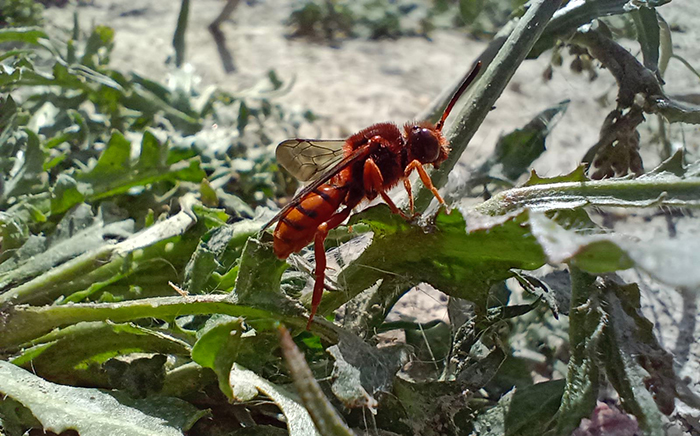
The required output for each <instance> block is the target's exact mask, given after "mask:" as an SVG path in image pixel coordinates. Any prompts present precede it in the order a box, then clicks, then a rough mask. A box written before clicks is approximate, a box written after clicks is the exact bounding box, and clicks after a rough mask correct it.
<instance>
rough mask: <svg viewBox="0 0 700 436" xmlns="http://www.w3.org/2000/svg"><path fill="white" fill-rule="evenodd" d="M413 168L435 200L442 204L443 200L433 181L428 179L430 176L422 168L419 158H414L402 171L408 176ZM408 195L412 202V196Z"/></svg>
mask: <svg viewBox="0 0 700 436" xmlns="http://www.w3.org/2000/svg"><path fill="white" fill-rule="evenodd" d="M413 170H416V171H418V175H419V176H420V179H421V181H422V182H423V184H424V185H425V187H426V188H428V189H430V192H432V193H433V195H434V196H435V198H437V201H438V202H439V203H440V204H442V205H444V204H445V200H443V199H442V197H441V196H440V193H439V192H438V190H437V188H436V187H435V185H433V181H432V180H431V179H430V176H429V175H428V173H427V172H425V168H423V164H422V163H420V161H419V160H414V161H412V162H411V163H409V164H408V166H406V171H405V172H404V175H405V176H406V177H408V176H409V174H411V173H412V172H413ZM404 186H405V184H404ZM407 189H408V188H407ZM409 192H410V191H409ZM409 197H411V200H410V201H411V202H412V201H413V196H411V195H409Z"/></svg>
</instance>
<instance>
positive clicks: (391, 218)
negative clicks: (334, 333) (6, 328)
mask: <svg viewBox="0 0 700 436" xmlns="http://www.w3.org/2000/svg"><path fill="white" fill-rule="evenodd" d="M358 222H361V223H365V224H367V225H369V226H370V228H371V229H372V230H373V232H374V237H373V239H372V243H371V245H370V246H369V247H368V248H367V249H366V250H364V251H363V252H362V253H361V254H360V255H359V257H357V256H355V257H356V259H355V260H353V261H352V262H351V263H350V264H349V265H348V266H347V267H346V268H345V269H344V270H343V271H341V272H340V274H339V275H338V278H337V282H338V283H347V284H348V287H347V288H346V289H344V291H345V292H335V293H329V294H327V295H326V296H324V299H323V300H322V302H321V306H320V308H319V313H328V311H330V310H331V309H334V308H336V307H338V306H340V304H342V303H344V302H345V301H346V299H348V298H352V297H354V296H355V295H357V294H359V293H360V292H362V291H364V290H366V289H368V288H370V287H371V286H373V285H375V284H376V283H377V282H378V281H379V280H388V279H391V278H396V279H398V280H400V282H399V283H396V286H397V287H399V288H400V289H402V290H403V291H404V292H405V291H407V290H408V289H410V288H411V287H413V286H415V285H417V284H419V283H428V284H430V285H432V286H433V287H435V288H436V289H439V290H441V291H442V292H445V293H447V294H448V295H452V296H455V297H459V298H464V299H467V300H470V301H473V302H475V303H476V304H477V306H478V308H479V309H478V310H484V311H485V309H486V299H487V296H488V292H489V288H490V287H491V285H493V284H494V283H497V282H500V281H501V280H504V279H506V278H508V277H511V276H512V272H511V269H512V268H520V269H536V268H539V267H540V266H542V265H543V263H544V261H545V256H544V253H543V252H542V249H541V248H540V246H539V244H538V243H537V242H536V240H535V239H534V238H533V237H532V235H531V234H530V233H529V231H528V230H527V228H526V227H524V225H525V223H526V222H527V213H526V212H525V213H521V214H518V215H513V216H507V217H502V218H499V219H491V220H489V219H484V220H482V221H481V222H477V220H473V221H470V227H473V228H470V229H469V231H467V228H466V227H467V226H466V222H465V221H464V218H463V217H462V214H461V213H460V212H459V211H457V210H453V211H451V212H450V213H449V214H446V213H444V212H440V213H439V214H438V215H437V217H435V221H434V223H431V225H430V226H429V227H427V228H421V227H419V226H416V225H410V224H408V223H407V222H406V221H405V220H404V219H403V218H401V217H400V216H398V215H395V214H392V213H391V212H390V210H389V208H388V207H387V206H386V205H379V206H376V207H372V208H369V209H367V210H365V211H363V212H362V213H360V214H357V215H354V216H353V218H351V220H350V224H351V225H355V224H356V223H358ZM346 245H347V244H346ZM388 253H391V255H388ZM367 265H372V268H367ZM399 296H400V295H399ZM399 296H397V295H394V296H393V297H394V298H398V297H399Z"/></svg>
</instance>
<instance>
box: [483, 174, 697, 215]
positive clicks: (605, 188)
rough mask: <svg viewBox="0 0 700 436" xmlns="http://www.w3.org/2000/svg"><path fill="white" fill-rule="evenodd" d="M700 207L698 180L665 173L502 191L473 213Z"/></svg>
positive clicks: (493, 213)
mask: <svg viewBox="0 0 700 436" xmlns="http://www.w3.org/2000/svg"><path fill="white" fill-rule="evenodd" d="M654 205H657V206H674V207H692V208H697V207H700V178H688V179H682V178H679V177H675V176H669V175H665V174H660V175H655V176H649V177H640V178H638V179H633V180H620V179H614V180H611V179H606V180H595V181H585V182H565V183H551V184H544V185H534V186H524V187H522V188H513V189H509V190H507V191H503V192H501V193H499V194H497V195H495V196H493V197H492V198H490V199H489V200H488V201H485V202H484V203H481V204H480V205H478V206H476V207H475V208H474V209H473V210H474V211H476V212H478V213H480V214H483V215H489V216H496V215H503V214H506V213H508V212H512V211H515V210H519V209H522V208H525V207H527V208H530V209H532V210H537V211H540V212H546V211H550V210H559V209H573V208H576V207H582V206H608V207H650V206H654Z"/></svg>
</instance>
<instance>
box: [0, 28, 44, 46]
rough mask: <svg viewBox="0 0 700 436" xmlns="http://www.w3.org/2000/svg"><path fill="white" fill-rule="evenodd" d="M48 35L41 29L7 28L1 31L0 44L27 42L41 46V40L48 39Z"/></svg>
mask: <svg viewBox="0 0 700 436" xmlns="http://www.w3.org/2000/svg"><path fill="white" fill-rule="evenodd" d="M48 38H49V37H48V35H47V34H46V32H44V30H43V29H41V28H40V27H6V28H4V29H0V42H26V43H27V44H34V45H37V44H39V39H48Z"/></svg>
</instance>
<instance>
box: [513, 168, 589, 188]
mask: <svg viewBox="0 0 700 436" xmlns="http://www.w3.org/2000/svg"><path fill="white" fill-rule="evenodd" d="M587 181H589V179H588V177H586V165H579V166H578V167H576V169H575V170H573V171H572V172H570V173H569V174H565V175H563V176H554V177H540V176H538V175H537V173H536V172H535V170H532V172H531V173H530V178H529V179H528V180H527V182H525V184H524V185H523V186H534V185H546V184H549V183H565V182H587Z"/></svg>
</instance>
